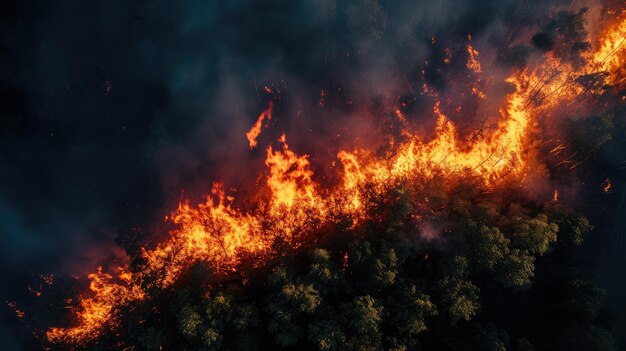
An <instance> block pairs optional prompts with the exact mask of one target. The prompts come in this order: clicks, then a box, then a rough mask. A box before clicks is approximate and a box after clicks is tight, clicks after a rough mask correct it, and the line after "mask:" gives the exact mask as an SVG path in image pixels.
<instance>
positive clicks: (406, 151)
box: [47, 19, 626, 343]
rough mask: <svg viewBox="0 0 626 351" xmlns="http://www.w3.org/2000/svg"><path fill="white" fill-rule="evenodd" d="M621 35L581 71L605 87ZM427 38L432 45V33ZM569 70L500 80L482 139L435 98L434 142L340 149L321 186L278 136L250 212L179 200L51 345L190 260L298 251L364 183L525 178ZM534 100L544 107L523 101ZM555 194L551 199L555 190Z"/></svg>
mask: <svg viewBox="0 0 626 351" xmlns="http://www.w3.org/2000/svg"><path fill="white" fill-rule="evenodd" d="M625 37H626V21H625V20H624V19H622V20H621V22H618V24H617V25H615V26H613V27H611V28H609V29H607V30H606V31H605V32H604V34H603V35H602V37H601V39H600V44H599V45H598V47H597V50H596V51H595V52H593V53H592V54H590V58H589V59H588V63H587V64H586V66H585V67H584V69H583V70H582V72H584V73H595V72H608V74H609V75H608V76H607V77H608V78H607V79H608V80H607V84H609V83H610V84H617V83H620V82H622V81H623V79H624V78H623V77H624V76H625V75H624V58H625V57H626V56H625V55H624V53H625V51H624V47H625V45H623V41H624V38H625ZM432 41H433V43H434V42H435V38H434V37H433V39H432ZM467 51H468V54H469V58H468V61H467V68H468V69H469V70H471V71H472V72H474V73H477V74H478V73H480V72H481V71H482V69H481V66H480V63H479V61H478V51H476V50H475V49H474V48H473V47H472V46H470V45H468V46H467ZM448 54H449V53H448V52H447V51H446V59H449V58H450V57H449V55H448ZM575 76H576V75H575V70H574V69H573V68H571V67H570V66H568V65H567V64H565V63H562V62H559V61H558V60H557V59H556V58H554V57H552V56H550V55H548V57H547V58H546V61H545V63H544V64H542V65H540V66H538V67H536V68H535V69H532V70H531V69H527V70H522V71H516V72H514V73H513V74H512V75H511V76H510V77H509V78H507V79H506V81H507V82H508V83H510V84H511V85H512V86H513V88H514V91H513V92H512V93H510V94H509V95H508V96H507V97H506V103H505V105H504V106H503V107H502V108H501V109H500V111H499V116H497V117H498V119H499V123H498V124H497V126H496V128H495V129H494V130H493V131H492V132H491V133H489V135H486V136H481V137H480V138H472V139H471V140H463V139H462V138H460V137H459V135H458V132H457V128H456V126H455V125H454V124H453V123H452V121H450V119H449V118H448V117H447V116H446V113H445V111H443V108H442V104H441V102H439V101H436V102H435V103H434V106H433V113H434V115H435V116H436V127H435V132H434V137H433V138H432V139H430V140H422V139H421V138H419V137H418V136H415V135H413V134H412V133H411V132H410V131H408V130H405V131H403V136H405V137H406V138H405V139H403V141H401V142H397V143H395V144H394V145H393V148H392V149H391V150H390V151H389V152H387V153H384V154H380V153H374V152H372V151H371V150H367V149H355V150H351V151H348V150H341V151H339V152H338V154H337V158H338V160H339V161H340V164H341V165H342V170H343V172H342V174H341V175H340V177H341V180H342V181H341V183H340V185H339V186H337V187H334V188H331V189H323V188H322V187H321V186H320V185H318V184H317V183H316V182H315V180H314V173H313V171H312V170H311V165H310V162H309V158H308V156H307V155H298V154H296V153H295V152H294V151H293V150H291V149H290V148H289V145H288V144H287V140H286V137H285V135H284V134H283V135H282V136H281V137H280V139H279V141H278V143H279V147H278V148H275V147H273V146H271V145H270V146H268V147H267V149H266V160H265V165H266V166H267V169H268V171H267V174H266V175H265V180H266V184H265V185H266V188H265V189H264V190H265V191H266V192H260V195H263V194H266V196H260V198H262V200H260V201H259V203H258V204H257V205H258V206H256V208H255V209H253V210H248V211H244V210H241V209H239V208H237V207H236V206H235V205H234V204H233V198H232V197H228V196H226V195H225V192H224V189H223V187H222V186H221V185H219V184H215V185H214V186H213V189H212V191H211V193H210V194H209V195H208V196H206V199H205V201H204V202H203V203H201V204H198V205H194V204H191V203H190V202H189V201H183V202H181V203H180V204H179V206H178V208H177V209H176V210H175V211H173V213H172V214H171V215H170V216H168V217H167V220H168V221H170V222H171V223H172V224H173V225H174V226H175V229H174V230H172V231H171V232H170V233H169V234H170V235H169V238H168V239H167V240H165V241H164V242H161V243H160V244H158V245H157V246H156V247H155V248H152V249H150V248H143V250H142V257H143V259H144V260H145V263H143V264H142V266H141V267H140V268H141V270H139V271H137V272H130V271H129V270H128V268H120V270H119V272H117V273H116V274H115V275H113V274H109V273H105V272H103V271H102V269H99V270H98V271H97V272H96V273H93V274H90V275H89V276H88V278H89V279H90V281H91V284H90V291H91V293H90V294H89V297H81V298H80V299H78V301H79V303H78V306H76V307H75V308H74V312H75V313H74V315H75V326H74V327H70V328H50V329H49V330H48V331H47V337H48V339H49V340H50V341H52V342H61V341H63V342H74V343H84V342H86V341H89V340H92V339H93V338H95V337H97V336H98V335H99V334H100V333H101V331H102V329H103V327H104V326H112V327H114V326H115V324H116V315H117V313H118V310H119V307H121V306H124V305H127V304H129V303H131V302H133V301H139V300H143V299H146V298H149V297H150V296H151V294H154V291H158V289H164V288H167V287H170V286H172V284H174V283H175V282H176V281H177V280H178V279H179V278H180V277H181V275H182V274H183V273H184V272H185V270H186V269H188V268H189V267H190V266H191V265H192V264H194V263H196V262H206V263H208V264H210V265H211V267H214V268H215V270H216V271H217V272H227V271H232V270H233V269H236V267H237V265H238V264H239V263H240V261H241V257H243V256H246V255H247V256H250V255H253V256H254V257H261V258H271V257H273V256H275V255H276V252H274V251H273V250H275V249H274V246H273V244H274V243H275V242H276V240H278V239H281V240H283V241H285V242H287V243H290V244H291V245H292V246H293V247H297V246H298V245H300V243H302V242H303V240H304V238H305V237H306V236H307V235H310V234H311V233H313V232H314V231H315V230H316V229H318V228H319V227H320V226H321V225H324V224H329V223H333V221H336V218H338V217H341V218H347V219H349V220H351V221H352V222H353V223H358V222H359V221H360V220H361V219H362V216H363V210H362V209H363V207H364V206H365V205H366V203H367V198H366V197H365V196H364V195H363V192H364V189H365V188H371V189H374V190H384V189H385V188H386V187H387V186H388V185H389V184H393V183H394V182H397V181H400V180H409V181H415V182H417V181H421V182H426V181H428V180H429V179H433V178H435V177H442V178H447V177H450V176H452V175H465V174H468V175H471V176H474V177H478V178H479V179H480V180H481V181H482V182H483V183H484V185H485V186H496V185H497V182H498V181H499V180H501V179H502V178H504V177H511V178H513V179H516V180H519V181H524V177H525V174H526V171H527V167H528V162H527V161H528V159H527V157H528V156H527V155H528V153H527V152H526V151H527V148H528V147H527V145H529V144H530V143H528V138H529V127H530V126H532V125H533V122H534V121H535V120H536V118H537V115H538V114H539V113H540V112H542V111H543V110H545V109H548V108H551V107H553V106H555V105H557V104H559V103H562V102H564V101H568V99H572V98H573V97H574V96H576V94H577V93H579V92H581V91H582V88H581V87H580V86H579V85H576V84H574V78H575ZM266 89H269V88H266ZM537 99H541V100H542V104H531V103H530V102H532V101H535V100H537ZM272 109H273V102H271V101H270V103H269V106H268V107H267V109H266V110H264V111H263V112H262V113H261V114H260V115H259V117H258V119H257V121H256V123H255V124H254V125H253V126H252V128H251V129H250V130H249V131H248V132H247V133H246V137H247V139H248V142H249V145H250V148H255V147H256V146H257V138H258V136H259V134H260V133H261V129H262V127H263V122H264V121H265V120H268V121H269V120H270V119H271V117H272ZM396 115H397V116H398V119H400V120H402V121H404V120H406V118H405V116H404V115H403V114H402V112H401V111H400V110H396ZM610 187H611V185H610V181H608V179H607V182H606V184H605V185H603V189H604V191H605V192H607V191H608V190H609V189H610ZM553 200H554V201H555V202H556V201H558V192H557V190H554V194H553ZM417 215H418V214H416V216H417ZM426 257H427V256H426ZM261 261H262V260H261ZM259 264H261V263H259Z"/></svg>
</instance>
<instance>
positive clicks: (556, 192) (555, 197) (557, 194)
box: [552, 189, 559, 202]
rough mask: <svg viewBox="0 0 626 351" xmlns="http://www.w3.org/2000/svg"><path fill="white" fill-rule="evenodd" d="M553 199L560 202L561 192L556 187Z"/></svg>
mask: <svg viewBox="0 0 626 351" xmlns="http://www.w3.org/2000/svg"><path fill="white" fill-rule="evenodd" d="M552 200H553V201H554V202H559V192H558V190H556V189H554V193H552Z"/></svg>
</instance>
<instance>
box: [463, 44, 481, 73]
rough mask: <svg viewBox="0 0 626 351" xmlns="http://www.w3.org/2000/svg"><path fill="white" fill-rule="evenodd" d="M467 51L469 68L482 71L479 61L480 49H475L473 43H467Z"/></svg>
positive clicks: (478, 71) (477, 71)
mask: <svg viewBox="0 0 626 351" xmlns="http://www.w3.org/2000/svg"><path fill="white" fill-rule="evenodd" d="M467 53H468V54H469V56H468V58H467V64H466V66H467V68H468V69H470V70H472V71H474V72H476V73H480V72H481V71H482V69H481V67H480V62H479V61H478V50H476V49H474V48H473V47H472V46H471V45H467Z"/></svg>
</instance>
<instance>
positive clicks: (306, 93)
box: [0, 0, 626, 349]
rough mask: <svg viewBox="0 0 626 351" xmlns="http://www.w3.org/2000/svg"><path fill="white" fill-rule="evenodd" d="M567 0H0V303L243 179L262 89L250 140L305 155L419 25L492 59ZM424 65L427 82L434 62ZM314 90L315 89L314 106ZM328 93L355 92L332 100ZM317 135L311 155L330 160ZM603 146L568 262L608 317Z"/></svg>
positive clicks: (398, 59) (620, 232) (621, 207)
mask: <svg viewBox="0 0 626 351" xmlns="http://www.w3.org/2000/svg"><path fill="white" fill-rule="evenodd" d="M590 4H591V5H594V4H593V3H591V2H590ZM584 5H585V4H583V3H580V4H578V3H577V4H575V6H574V7H571V1H552V2H546V1H486V0H483V1H452V0H445V1H444V0H442V1H417V2H416V1H399V2H398V1H379V2H376V1H371V0H362V1H348V2H338V1H332V0H322V1H303V2H292V1H250V0H246V1H200V0H185V1H176V2H165V1H157V0H143V1H98V0H96V1H78V0H66V1H58V2H57V1H6V0H5V1H2V2H1V3H0V33H1V34H0V67H2V70H0V108H1V111H0V112H1V115H0V116H1V117H0V245H1V246H0V250H1V252H0V272H1V274H2V275H1V276H2V281H3V282H4V283H2V284H0V286H1V288H0V289H2V292H1V294H0V295H1V297H2V300H3V301H5V300H6V301H18V302H19V301H20V300H22V299H23V298H22V297H23V296H24V295H26V294H29V293H28V291H27V286H29V284H33V282H34V281H36V280H37V279H38V277H39V275H40V274H48V273H54V274H55V275H64V274H76V275H82V274H85V273H87V272H89V271H93V269H95V267H96V266H97V265H98V264H99V263H100V262H103V261H107V260H114V259H116V258H118V257H121V253H120V250H119V249H117V248H116V245H115V243H114V238H115V237H116V235H117V234H118V232H119V231H120V230H128V229H130V228H134V227H142V228H146V229H149V228H150V226H152V225H154V223H159V222H161V221H162V218H163V216H164V215H165V214H167V213H168V211H169V210H170V209H172V208H173V207H174V206H175V204H176V202H177V201H178V200H179V199H180V197H181V193H182V192H183V191H184V192H185V194H201V193H203V192H206V191H207V190H208V189H209V188H210V184H211V181H214V180H219V179H224V180H226V181H229V180H230V179H241V177H242V175H248V174H250V176H251V177H252V178H253V177H254V174H256V173H257V170H258V166H259V165H261V164H262V157H263V152H262V150H261V151H259V150H254V151H250V150H249V149H248V145H247V142H246V140H245V139H244V133H245V131H246V130H247V128H249V126H250V125H252V123H253V121H254V120H255V118H256V116H257V115H258V113H259V112H260V111H261V110H262V109H264V108H265V106H266V105H267V100H268V99H274V100H277V101H278V103H277V106H278V107H277V112H276V115H275V121H274V122H273V123H272V125H271V128H270V129H272V131H270V132H269V133H270V136H268V137H267V138H270V137H271V138H273V137H275V136H277V135H278V133H280V132H281V131H283V130H285V131H287V135H288V140H289V139H290V138H289V136H290V135H297V138H296V140H293V143H290V144H292V145H294V144H295V145H294V148H295V149H297V150H298V151H299V152H311V151H314V150H316V149H317V146H319V145H325V143H326V142H327V141H329V140H332V137H334V135H335V134H336V130H337V129H338V128H339V129H340V130H341V131H343V132H345V134H346V135H349V134H350V130H352V129H358V128H360V125H359V120H358V119H355V118H354V113H355V112H362V110H371V109H372V108H373V109H376V106H375V104H374V105H372V103H370V101H378V102H380V103H381V104H384V103H385V101H387V99H388V98H389V97H388V95H394V94H398V92H399V91H402V90H403V89H405V85H406V82H407V81H411V80H412V79H413V78H412V77H413V76H414V75H415V74H416V72H417V67H418V65H419V64H420V63H422V62H423V61H424V60H439V59H440V58H441V57H440V56H441V51H442V49H443V46H439V44H437V45H433V44H431V38H432V36H433V35H435V36H437V38H438V41H439V42H443V43H449V44H450V45H451V46H454V45H458V44H459V43H462V42H463V41H464V40H465V38H466V36H467V35H468V34H471V35H472V36H473V37H474V38H477V39H476V40H479V41H478V45H479V46H481V50H482V51H481V53H483V52H485V53H489V52H492V53H493V54H492V55H489V54H487V55H486V56H487V57H495V55H496V54H497V50H498V48H501V47H505V46H506V45H508V44H509V43H510V40H511V37H513V38H516V37H518V36H519V37H520V38H521V37H523V35H524V33H525V32H532V30H533V28H535V29H536V28H538V27H540V26H541V25H542V24H543V23H545V22H546V21H548V20H549V19H550V14H552V13H554V12H555V10H553V9H557V8H561V9H567V8H571V9H572V10H577V8H578V7H580V6H584ZM595 6H597V7H600V4H595ZM478 38H479V39H478ZM442 45H445V44H442ZM430 73H432V74H430ZM430 73H429V74H430V76H429V78H428V79H430V80H431V81H430V83H432V84H433V85H435V86H437V87H438V88H439V89H441V90H444V91H445V89H446V88H448V87H446V86H445V84H444V83H443V82H442V80H440V79H438V76H437V72H436V69H435V70H434V71H433V72H430ZM265 86H267V87H268V88H269V89H270V91H271V93H270V92H267V91H266V90H265V88H264V87H265ZM321 90H325V91H326V92H328V91H331V92H332V93H330V94H328V93H326V94H328V98H327V99H329V100H330V103H328V105H329V106H328V107H325V108H326V109H325V110H324V109H322V108H320V106H319V99H320V91H321ZM333 99H334V100H333ZM340 99H343V100H351V101H353V102H354V105H355V106H357V107H351V108H350V109H346V108H332V102H333V101H335V100H340ZM429 108H430V107H429ZM366 119H367V121H365V122H363V124H364V125H367V124H369V123H370V122H374V123H375V122H376V116H373V117H367V118H366ZM374 123H372V124H374ZM264 133H265V132H264ZM272 133H273V134H272ZM262 137H264V136H262ZM336 141H337V142H338V144H339V145H341V143H342V142H345V143H349V138H345V139H340V140H336ZM323 149H324V152H322V153H321V154H320V153H318V154H314V155H313V159H314V161H315V157H318V158H319V159H320V162H321V163H323V162H326V158H325V157H328V159H330V155H332V154H333V152H332V150H328V148H323ZM312 153H313V152H312ZM611 157H612V158H611ZM614 158H615V156H614V155H611V156H610V157H609V156H606V158H603V156H602V155H600V157H599V160H600V161H598V162H599V163H600V164H601V165H603V166H604V167H606V169H603V170H602V173H603V174H607V175H610V176H611V177H612V179H613V183H614V188H615V190H614V191H613V193H611V194H610V196H608V197H604V198H602V199H599V198H598V196H599V195H597V194H586V195H585V196H588V197H590V198H595V200H594V201H597V202H603V203H604V204H603V206H602V207H600V208H601V209H600V210H599V211H596V212H594V213H592V214H591V215H592V217H593V216H596V217H597V218H598V219H599V220H601V221H602V222H601V223H597V221H595V222H594V224H595V225H596V227H597V228H596V230H595V232H594V233H593V236H594V237H593V238H591V239H590V240H589V243H588V245H586V247H585V252H584V253H582V254H581V262H582V264H584V265H586V266H588V267H590V268H593V269H595V268H597V272H598V273H599V278H600V282H601V285H602V286H603V287H605V288H607V289H608V301H609V308H610V309H612V310H614V312H615V313H616V315H618V316H619V315H620V313H621V316H622V318H623V316H624V314H623V309H624V305H623V304H622V303H621V297H622V296H623V291H624V281H625V279H624V274H623V267H624V249H625V247H626V243H625V242H624V240H625V239H624V234H625V233H624V232H625V219H626V206H625V204H624V200H626V188H623V184H624V182H623V181H622V179H623V178H624V175H623V172H622V171H620V170H619V167H613V165H616V164H617V163H619V161H620V160H618V159H614ZM603 162H604V163H603ZM233 182H235V181H233ZM593 219H594V218H592V221H593ZM1 316H2V319H3V326H2V327H1V329H0V339H1V340H3V341H2V344H3V345H4V349H12V348H17V347H18V345H19V343H20V341H19V340H18V339H19V336H17V335H18V334H16V333H15V330H16V328H18V327H19V323H20V322H18V321H17V320H16V319H15V318H14V314H13V311H11V310H10V309H9V308H8V307H5V308H3V309H2V312H1ZM621 326H624V324H621ZM624 329H626V328H624Z"/></svg>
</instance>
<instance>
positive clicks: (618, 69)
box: [587, 10, 626, 85]
mask: <svg viewBox="0 0 626 351" xmlns="http://www.w3.org/2000/svg"><path fill="white" fill-rule="evenodd" d="M625 66H626V10H623V11H622V13H621V15H620V16H619V17H618V19H617V20H616V24H613V25H611V26H609V27H608V28H607V29H606V30H605V31H604V32H603V33H602V35H601V38H600V40H599V43H598V47H597V49H596V52H595V53H594V54H593V56H592V60H591V63H590V65H589V67H588V68H587V70H588V71H597V72H606V73H607V77H606V79H605V82H606V83H607V84H610V85H617V84H620V83H623V82H624V79H625V77H626V67H625Z"/></svg>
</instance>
